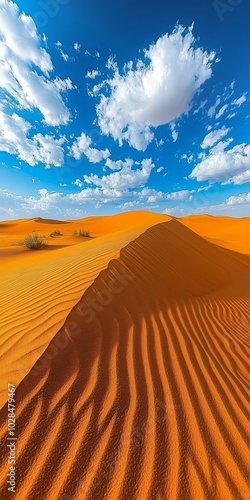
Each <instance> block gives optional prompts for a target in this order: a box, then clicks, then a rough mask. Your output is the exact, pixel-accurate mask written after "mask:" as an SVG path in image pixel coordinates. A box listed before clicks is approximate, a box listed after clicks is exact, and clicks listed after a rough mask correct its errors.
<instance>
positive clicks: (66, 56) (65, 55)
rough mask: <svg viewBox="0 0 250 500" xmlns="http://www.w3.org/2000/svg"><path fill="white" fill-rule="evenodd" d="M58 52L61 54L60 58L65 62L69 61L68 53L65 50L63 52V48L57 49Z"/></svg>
mask: <svg viewBox="0 0 250 500" xmlns="http://www.w3.org/2000/svg"><path fill="white" fill-rule="evenodd" d="M59 52H60V54H61V57H62V59H63V60H64V61H65V62H69V59H70V58H69V55H68V54H66V52H63V50H62V49H60V50H59Z"/></svg>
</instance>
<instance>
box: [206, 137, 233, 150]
mask: <svg viewBox="0 0 250 500" xmlns="http://www.w3.org/2000/svg"><path fill="white" fill-rule="evenodd" d="M231 142H233V138H232V137H229V138H228V139H227V140H226V141H220V142H218V144H216V146H214V147H213V148H212V149H211V150H210V153H211V154H215V153H219V152H220V151H224V150H225V149H226V148H227V146H229V144H231Z"/></svg>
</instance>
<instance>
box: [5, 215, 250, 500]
mask: <svg viewBox="0 0 250 500" xmlns="http://www.w3.org/2000/svg"><path fill="white" fill-rule="evenodd" d="M42 225H43V230H42V231H41V229H40V227H41V226H42ZM7 226H9V227H7ZM38 226H39V232H42V233H46V234H49V232H52V231H53V230H55V229H59V230H60V231H61V232H62V233H63V234H64V236H63V237H61V238H62V243H60V246H61V248H58V246H59V245H55V246H54V248H53V250H51V249H50V250H49V249H48V248H47V249H45V250H42V251H38V252H30V251H27V250H24V249H21V250H22V251H21V253H20V251H19V253H18V252H17V253H15V252H11V250H12V248H13V247H12V246H11V244H12V243H13V241H14V238H15V237H16V235H24V234H27V232H31V231H33V230H36V229H37V227H38ZM75 228H83V229H86V230H87V231H90V232H91V234H92V235H93V236H95V237H94V238H93V239H87V240H85V241H83V242H82V243H79V241H78V240H77V242H76V241H75V238H72V232H73V230H74V229H75ZM249 229H250V219H247V218H246V219H239V220H238V219H230V218H224V217H211V218H210V217H209V216H194V217H189V218H182V219H180V220H177V219H174V218H170V217H167V216H165V215H158V214H151V213H149V212H132V213H131V212H130V213H128V214H121V215H119V216H113V217H103V218H100V217H97V218H89V219H86V220H85V221H67V223H63V224H60V225H59V222H58V223H57V224H56V223H55V222H51V221H44V220H40V221H38V220H34V219H33V220H22V221H13V222H6V223H4V226H3V225H2V224H0V241H2V243H1V246H2V252H3V254H2V255H3V257H2V258H1V253H0V259H1V277H2V293H1V313H2V314H1V318H0V332H1V347H0V360H1V374H2V376H1V387H0V388H1V393H0V396H1V404H2V406H3V408H2V410H1V412H0V437H1V447H0V452H1V454H0V455H1V462H2V466H1V472H0V487H1V493H0V498H1V500H2V499H3V500H5V499H6V500H7V499H9V498H13V496H11V494H8V492H7V490H6V474H7V472H8V470H9V466H8V463H7V452H6V450H7V448H6V414H7V408H6V405H5V402H6V398H7V390H6V387H7V383H8V382H11V383H14V384H16V385H18V388H17V391H16V407H17V417H18V418H17V437H18V444H17V461H16V469H17V492H16V496H15V498H17V499H18V500H194V499H201V500H202V499H204V500H222V499H223V500H224V499H225V500H235V499H239V500H240V499H248V498H249V497H250V490H249V488H248V479H249V477H248V468H247V459H248V448H247V439H248V434H247V431H248V421H247V410H248V406H247V402H248V399H247V397H248V395H249V391H248V389H249V384H248V371H247V368H248V359H249V358H248V354H249V333H250V321H249V302H250V301H249V297H250V279H249V278H250V256H249V254H250V248H249ZM67 231H68V232H67ZM197 233H198V234H197ZM1 236H2V238H1ZM63 238H64V241H65V240H66V239H67V238H68V243H67V244H66V243H65V248H62V247H63V246H64V243H63ZM3 240H4V241H3ZM66 245H67V246H66ZM223 247H224V248H223ZM18 248H19V249H20V247H18Z"/></svg>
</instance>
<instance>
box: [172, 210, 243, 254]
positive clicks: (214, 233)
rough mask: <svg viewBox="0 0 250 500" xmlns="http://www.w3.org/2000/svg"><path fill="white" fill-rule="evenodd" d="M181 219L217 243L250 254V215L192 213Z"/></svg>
mask: <svg viewBox="0 0 250 500" xmlns="http://www.w3.org/2000/svg"><path fill="white" fill-rule="evenodd" d="M179 220H180V221H181V222H182V223H183V224H184V225H185V226H187V227H189V228H190V229H192V231H195V232H197V233H198V234H200V235H201V236H205V237H206V238H207V239H208V240H209V241H211V242H212V243H215V244H216V245H219V246H222V247H224V248H229V249H231V250H235V251H237V252H241V253H244V254H250V217H243V218H233V217H226V216H220V217H218V216H217V217H214V216H212V215H191V216H187V217H181V218H180V219H179Z"/></svg>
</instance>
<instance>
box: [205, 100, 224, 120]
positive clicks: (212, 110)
mask: <svg viewBox="0 0 250 500" xmlns="http://www.w3.org/2000/svg"><path fill="white" fill-rule="evenodd" d="M220 103H221V98H220V97H219V96H218V97H217V99H216V102H215V104H214V105H213V106H211V108H209V110H208V113H207V114H208V116H209V117H210V118H211V117H212V116H214V114H215V112H216V108H217V107H218V106H219V104H220Z"/></svg>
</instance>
